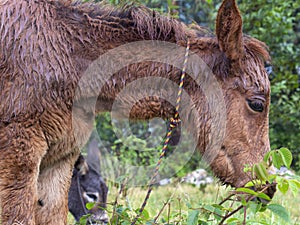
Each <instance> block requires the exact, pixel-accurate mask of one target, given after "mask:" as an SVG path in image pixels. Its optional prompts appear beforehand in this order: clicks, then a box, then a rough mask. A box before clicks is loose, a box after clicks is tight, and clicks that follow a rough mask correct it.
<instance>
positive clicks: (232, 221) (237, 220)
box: [226, 218, 239, 224]
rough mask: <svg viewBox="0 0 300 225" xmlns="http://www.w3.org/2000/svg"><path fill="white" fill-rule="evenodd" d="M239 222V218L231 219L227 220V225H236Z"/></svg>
mask: <svg viewBox="0 0 300 225" xmlns="http://www.w3.org/2000/svg"><path fill="white" fill-rule="evenodd" d="M237 222H239V219H238V218H229V219H227V220H226V224H230V223H233V224H236V223H237Z"/></svg>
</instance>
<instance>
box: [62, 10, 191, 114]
mask: <svg viewBox="0 0 300 225" xmlns="http://www.w3.org/2000/svg"><path fill="white" fill-rule="evenodd" d="M70 7H73V8H71V9H72V10H62V11H59V15H61V18H62V20H65V19H66V18H67V25H68V28H69V29H72V34H73V38H75V39H76V42H75V43H77V44H75V46H74V51H75V52H74V54H75V55H76V57H77V58H78V59H79V60H81V61H80V62H81V64H84V65H85V66H83V67H82V68H81V69H82V74H83V76H82V79H81V80H85V81H83V82H82V83H81V84H82V86H81V85H79V90H80V91H79V92H80V96H81V93H83V92H85V93H88V96H86V97H93V96H99V93H100V96H99V98H98V104H97V107H98V110H99V111H106V110H111V107H112V103H113V102H114V100H115V98H116V97H117V95H118V94H119V93H120V91H121V90H122V89H124V87H125V86H126V85H127V84H128V83H130V82H133V81H135V80H137V79H139V78H141V79H143V78H145V77H148V76H153V77H165V78H168V79H170V80H172V81H174V82H178V81H179V76H180V70H177V69H174V67H172V66H166V65H164V64H162V63H153V62H145V61H147V60H149V61H157V62H161V61H162V60H160V59H159V57H160V56H161V54H162V53H161V52H158V53H157V57H156V58H155V57H152V58H147V55H149V52H153V51H155V50H153V49H151V45H149V44H148V46H146V45H147V44H146V43H144V42H142V43H141V42H139V43H135V44H136V48H133V47H132V45H134V44H132V43H134V42H138V41H146V40H157V41H167V42H172V43H179V44H181V45H185V44H186V39H187V38H188V37H191V36H193V35H194V33H193V32H192V31H189V30H188V29H187V27H186V26H185V25H184V24H182V23H180V22H179V21H176V20H174V19H170V18H167V17H164V16H161V15H159V14H158V13H156V12H153V11H151V10H149V9H147V8H145V7H131V8H128V9H122V11H120V10H112V9H108V8H100V7H99V6H96V5H89V4H83V5H74V6H70ZM69 9H70V8H69ZM128 43H131V44H130V45H131V47H128V48H127V47H120V46H123V45H125V44H128ZM174 46H175V45H174ZM174 46H173V48H174ZM183 56H184V52H183V54H182V55H181V56H179V55H177V59H176V60H177V61H180V62H179V63H180V64H182V63H183V60H184V57H183ZM166 57H168V56H167V55H166V56H163V57H161V58H166ZM131 59H132V60H131ZM135 60H136V61H135ZM92 61H93V62H92ZM138 61H140V62H141V61H144V63H139V64H135V65H133V64H134V63H137V62H138ZM82 62H83V63H82ZM96 71H97V72H96ZM88 77H89V78H88ZM151 82H153V81H151ZM155 82H156V81H155ZM158 82H160V83H161V82H163V81H158ZM142 83H143V81H142ZM153 85H154V86H157V85H156V84H155V83H154V84H153ZM140 87H141V86H139V85H138V86H135V87H133V89H134V90H135V91H136V92H135V94H133V93H131V94H133V95H134V98H135V100H140V99H142V98H143V96H138V91H137V89H138V88H140ZM149 88H150V87H149ZM150 89H151V88H150ZM175 90H176V89H175ZM173 91H174V90H173ZM84 95H85V94H84ZM165 97H166V96H165ZM129 98H132V96H131V97H130V96H129ZM129 98H126V99H125V98H124V99H123V98H122V99H121V100H120V101H122V103H123V104H124V103H125V104H129V102H130V103H131V101H130V100H129ZM172 98H173V99H175V98H176V95H174V96H172ZM126 101H127V102H126ZM146 102H147V103H149V104H148V106H147V104H146ZM143 106H144V107H145V110H147V107H148V108H152V112H153V109H154V108H157V110H155V113H154V115H151V116H150V115H147V116H146V117H153V116H158V115H157V114H158V113H160V114H170V113H171V112H170V111H172V110H170V107H169V106H167V104H165V103H162V101H161V100H158V99H157V98H156V99H154V100H153V101H145V102H144V103H143ZM162 106H165V109H167V108H168V111H169V112H162V111H166V110H162ZM148 111H149V112H151V110H148ZM136 112H141V111H140V108H139V107H137V110H136ZM132 113H133V111H132ZM164 116H165V115H164ZM135 117H139V116H137V115H136V116H135Z"/></svg>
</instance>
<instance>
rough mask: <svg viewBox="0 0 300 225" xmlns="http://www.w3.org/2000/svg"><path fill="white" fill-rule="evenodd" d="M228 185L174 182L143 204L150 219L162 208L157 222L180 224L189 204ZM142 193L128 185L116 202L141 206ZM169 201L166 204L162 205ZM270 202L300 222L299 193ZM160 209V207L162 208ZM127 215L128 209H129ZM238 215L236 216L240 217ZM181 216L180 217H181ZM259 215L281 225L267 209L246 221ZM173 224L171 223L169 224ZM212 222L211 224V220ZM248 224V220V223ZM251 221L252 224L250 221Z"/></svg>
mask: <svg viewBox="0 0 300 225" xmlns="http://www.w3.org/2000/svg"><path fill="white" fill-rule="evenodd" d="M229 190H230V189H229V188H225V187H224V186H219V185H217V184H214V185H208V186H207V187H206V188H205V191H204V192H203V191H201V190H199V189H198V188H196V187H193V186H191V185H188V184H178V185H176V186H175V185H168V186H163V187H157V188H154V190H153V192H152V194H151V197H150V199H149V201H148V204H147V206H146V210H147V212H148V213H149V216H150V218H154V217H155V216H157V215H158V213H159V212H160V211H162V213H161V216H160V217H159V219H158V220H157V221H161V220H162V219H164V221H168V218H169V219H170V221H177V223H175V224H178V225H180V224H182V225H184V224H185V223H186V222H180V220H182V221H184V220H185V221H186V218H187V214H188V210H189V207H192V208H199V207H200V204H203V203H204V204H213V203H219V202H220V201H221V200H222V198H224V197H226V196H227V195H228V191H229ZM117 193H118V190H117V189H116V188H114V187H111V188H110V192H109V196H108V209H107V210H108V213H109V216H110V217H111V215H112V211H113V206H112V205H113V203H114V202H115V199H116V196H117V195H118V194H117ZM145 195H146V190H145V189H141V188H130V189H128V190H127V194H126V196H124V195H120V196H119V197H118V203H119V204H121V205H123V206H126V207H129V208H132V209H137V208H139V207H140V206H141V204H142V202H143V200H144V197H145ZM167 202H169V204H165V203H167ZM272 203H278V204H281V205H282V206H284V207H285V208H286V209H287V210H288V211H289V213H290V215H291V221H292V222H291V224H299V225H300V210H299V203H300V195H299V194H298V196H296V197H294V196H293V195H292V194H291V193H289V192H288V193H287V194H286V195H282V194H281V193H276V195H275V197H274V199H273V200H272ZM164 205H165V208H164V210H162V208H163V207H164ZM129 214H130V212H129ZM242 216H243V215H242V214H240V215H239V217H241V218H242ZM181 218H182V219H181ZM259 218H265V220H266V221H267V223H268V224H270V225H276V224H278V225H282V224H285V223H284V222H283V221H281V220H280V219H279V218H277V216H275V215H274V214H272V213H270V212H268V211H267V212H264V213H259V214H257V215H255V216H253V215H251V214H249V218H248V220H249V221H250V220H258V219H259ZM69 224H74V221H73V220H72V218H71V217H70V221H69ZM173 224H174V223H173ZM211 224H214V223H211ZM251 224H252V223H251ZM253 224H255V223H254V222H253Z"/></svg>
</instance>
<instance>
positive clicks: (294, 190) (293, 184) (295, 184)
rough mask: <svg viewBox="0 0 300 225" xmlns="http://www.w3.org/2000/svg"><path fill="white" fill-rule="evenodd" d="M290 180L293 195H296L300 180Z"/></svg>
mask: <svg viewBox="0 0 300 225" xmlns="http://www.w3.org/2000/svg"><path fill="white" fill-rule="evenodd" d="M288 182H289V186H290V190H291V191H292V193H293V196H294V197H296V196H297V194H298V192H299V189H300V182H299V181H297V180H288Z"/></svg>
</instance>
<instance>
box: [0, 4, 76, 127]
mask: <svg viewBox="0 0 300 225" xmlns="http://www.w3.org/2000/svg"><path fill="white" fill-rule="evenodd" d="M0 4H1V7H0V18H1V24H0V36H1V41H0V70H1V71H0V76H1V77H0V86H1V87H0V90H1V99H0V100H1V103H2V104H1V106H0V115H1V119H2V121H5V122H11V121H15V122H21V121H22V120H23V121H24V120H28V119H31V118H33V117H34V118H36V117H38V116H39V114H41V113H43V112H44V111H45V110H46V109H47V108H50V107H52V108H53V107H55V108H56V107H58V108H62V109H64V108H66V107H68V106H67V105H66V104H68V103H69V104H70V101H67V99H70V98H71V95H72V93H70V90H71V89H72V87H73V86H75V84H74V81H73V79H71V78H70V77H71V76H76V72H75V69H74V68H73V64H72V62H71V57H70V54H71V49H72V48H71V43H68V42H66V41H65V40H66V37H64V30H63V29H64V27H63V26H62V24H61V23H60V21H58V20H57V15H56V13H57V12H56V10H55V7H58V4H60V3H58V2H51V1H45V0H42V1H25V0H14V1H5V2H3V1H2V3H0ZM61 7H63V6H61ZM70 87H71V88H70ZM69 106H70V105H69Z"/></svg>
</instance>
